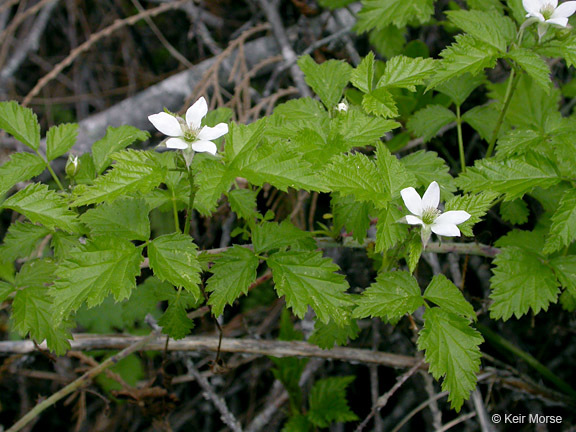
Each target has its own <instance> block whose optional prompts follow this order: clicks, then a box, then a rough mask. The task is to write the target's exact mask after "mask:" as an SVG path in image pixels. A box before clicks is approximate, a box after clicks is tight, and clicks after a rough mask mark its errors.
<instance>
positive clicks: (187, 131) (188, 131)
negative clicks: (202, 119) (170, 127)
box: [182, 125, 200, 143]
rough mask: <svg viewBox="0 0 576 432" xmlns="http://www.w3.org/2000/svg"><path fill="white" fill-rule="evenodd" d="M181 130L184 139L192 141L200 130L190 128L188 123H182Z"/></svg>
mask: <svg viewBox="0 0 576 432" xmlns="http://www.w3.org/2000/svg"><path fill="white" fill-rule="evenodd" d="M182 132H183V133H184V136H183V138H184V141H186V142H189V143H192V142H194V141H196V139H197V138H198V134H199V133H200V130H198V129H194V128H191V127H189V126H188V125H182Z"/></svg>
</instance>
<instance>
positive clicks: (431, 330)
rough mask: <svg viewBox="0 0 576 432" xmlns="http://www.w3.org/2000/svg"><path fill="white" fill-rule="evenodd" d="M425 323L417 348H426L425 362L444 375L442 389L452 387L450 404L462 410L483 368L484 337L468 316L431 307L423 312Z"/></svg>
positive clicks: (439, 375) (440, 375)
mask: <svg viewBox="0 0 576 432" xmlns="http://www.w3.org/2000/svg"><path fill="white" fill-rule="evenodd" d="M423 318H424V327H423V328H422V330H421V331H420V336H419V338H418V349H420V350H425V351H426V357H425V359H426V362H427V363H428V364H429V365H430V369H429V370H430V372H431V373H432V375H433V376H434V378H436V379H437V380H438V379H440V378H441V377H444V381H443V382H442V390H444V391H446V390H447V391H449V392H450V396H449V398H448V400H449V401H451V402H452V403H451V406H452V408H454V409H455V410H456V411H460V408H461V407H462V404H463V402H464V400H466V399H468V398H469V397H470V392H471V391H472V390H474V388H476V381H477V378H476V373H477V372H478V371H479V370H480V357H481V354H480V349H479V348H478V346H479V345H480V344H481V343H482V342H483V341H484V339H483V338H482V336H481V335H480V333H478V331H477V330H475V329H473V328H472V327H470V322H469V320H468V319H466V318H462V317H460V316H458V315H454V314H452V313H450V312H446V311H444V310H442V309H441V308H436V307H435V308H431V309H427V310H426V312H424V316H423Z"/></svg>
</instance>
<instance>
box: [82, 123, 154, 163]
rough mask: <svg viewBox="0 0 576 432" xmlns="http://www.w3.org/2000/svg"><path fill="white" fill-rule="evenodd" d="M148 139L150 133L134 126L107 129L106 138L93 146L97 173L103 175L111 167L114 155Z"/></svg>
mask: <svg viewBox="0 0 576 432" xmlns="http://www.w3.org/2000/svg"><path fill="white" fill-rule="evenodd" d="M148 138H150V134H149V133H148V132H146V131H142V130H140V129H137V128H135V127H134V126H128V125H124V126H120V127H109V128H108V129H106V135H104V138H102V139H100V140H98V141H96V142H95V143H94V144H93V145H92V157H93V158H94V165H95V166H96V172H97V173H98V174H101V173H102V171H104V169H105V168H106V167H107V166H108V165H110V157H111V155H112V153H115V152H117V151H119V150H123V149H125V148H126V147H128V146H129V145H130V144H133V143H134V142H136V141H146V140H147V139H148ZM112 159H114V158H112ZM115 160H117V159H115Z"/></svg>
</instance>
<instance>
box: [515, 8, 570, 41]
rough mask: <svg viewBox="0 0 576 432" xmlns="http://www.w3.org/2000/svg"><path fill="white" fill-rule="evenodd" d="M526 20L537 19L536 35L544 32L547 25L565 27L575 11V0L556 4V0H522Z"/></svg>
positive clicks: (541, 34)
mask: <svg viewBox="0 0 576 432" xmlns="http://www.w3.org/2000/svg"><path fill="white" fill-rule="evenodd" d="M522 5H523V6H524V9H526V12H528V13H527V14H526V18H530V20H528V21H539V23H538V35H539V36H540V37H542V36H543V35H544V33H546V30H547V28H548V27H547V25H548V24H552V25H555V26H558V27H566V26H567V25H568V18H569V17H570V16H571V15H572V14H574V12H576V1H567V2H564V3H562V4H561V5H560V6H558V0H522Z"/></svg>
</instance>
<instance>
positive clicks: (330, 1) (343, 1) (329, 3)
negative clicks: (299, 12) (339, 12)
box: [319, 0, 356, 9]
mask: <svg viewBox="0 0 576 432" xmlns="http://www.w3.org/2000/svg"><path fill="white" fill-rule="evenodd" d="M355 1H356V0H319V3H320V4H321V5H322V6H324V7H327V8H330V9H338V8H342V7H344V6H348V5H349V4H350V3H354V2H355Z"/></svg>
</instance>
